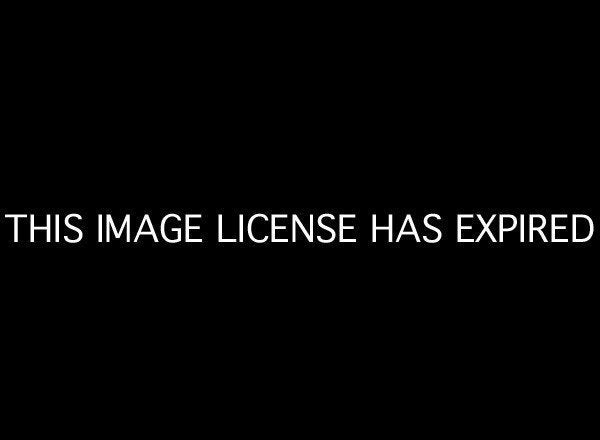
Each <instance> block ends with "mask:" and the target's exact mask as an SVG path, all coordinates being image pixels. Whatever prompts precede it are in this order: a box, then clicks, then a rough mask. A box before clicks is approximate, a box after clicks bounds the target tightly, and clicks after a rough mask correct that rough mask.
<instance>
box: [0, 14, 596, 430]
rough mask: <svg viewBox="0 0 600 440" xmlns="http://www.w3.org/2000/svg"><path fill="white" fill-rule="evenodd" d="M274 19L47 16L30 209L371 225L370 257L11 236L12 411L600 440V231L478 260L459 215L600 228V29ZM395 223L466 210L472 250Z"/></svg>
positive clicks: (9, 202)
mask: <svg viewBox="0 0 600 440" xmlns="http://www.w3.org/2000/svg"><path fill="white" fill-rule="evenodd" d="M52 12H57V11H52ZM153 12H157V11H153ZM163 12H164V11H163ZM247 12H248V14H247V13H246V12H240V11H239V10H237V9H236V11H233V10H232V11H228V12H227V13H225V14H224V15H223V14H221V15H216V14H215V13H214V12H212V11H211V12H207V11H204V12H195V13H193V14H190V15H188V14H186V13H184V12H183V11H180V12H177V13H175V15H173V16H171V15H170V14H169V15H167V14H166V13H165V15H164V16H163V14H162V12H161V14H159V15H160V18H156V16H155V15H152V17H150V16H147V15H146V13H145V12H144V13H141V12H140V11H137V12H136V13H133V14H127V15H126V14H125V13H124V12H122V13H119V14H114V16H112V15H111V16H110V17H107V18H102V19H100V18H99V17H100V15H97V14H100V12H97V13H96V12H95V13H94V14H92V15H85V19H83V18H82V16H78V18H77V19H75V18H74V19H66V22H65V23H63V22H62V21H57V20H50V19H48V16H46V17H45V16H44V14H43V13H41V14H40V16H36V17H35V19H34V18H33V15H36V14H34V13H33V12H32V11H30V12H28V14H26V15H25V16H23V17H24V19H25V20H24V21H19V23H18V24H16V25H15V26H14V29H10V30H8V31H7V39H6V44H5V52H4V55H3V66H4V67H3V70H4V72H3V73H4V74H5V79H4V80H3V85H4V87H3V96H4V99H3V110H4V111H3V124H2V125H3V133H4V136H3V137H4V142H3V156H4V158H3V160H2V173H1V176H2V177H1V179H2V201H1V202H2V205H1V206H2V213H3V214H4V213H5V212H31V213H42V212H43V213H67V212H79V213H83V214H86V215H87V216H89V215H92V214H94V213H96V212H105V211H107V210H110V211H113V212H124V211H131V212H151V213H153V214H155V215H158V214H160V213H163V212H169V211H175V212H179V213H186V212H190V213H202V214H204V215H205V216H206V217H208V218H210V217H211V216H214V215H215V214H216V213H217V212H222V211H229V212H237V211H239V210H243V211H246V212H252V211H256V212H288V213H292V212H294V213H319V212H325V211H328V212H334V213H335V212H356V213H359V215H361V243H360V244H359V245H348V246H342V245H338V246H331V247H326V248H323V247H321V248H317V247H291V246H285V245H283V246H275V245H273V246H268V247H262V248H252V247H244V248H234V249H232V248H227V249H225V248H218V247H216V246H214V245H210V244H207V245H206V246H199V247H175V248H164V247H158V248H154V247H152V246H138V247H129V248H128V247H126V246H124V247H117V248H115V247H111V248H102V247H98V246H95V245H94V244H93V243H88V244H83V245H81V246H76V247H63V246H54V247H53V246H39V247H35V248H31V247H27V246H23V247H20V246H10V245H9V243H8V242H7V240H4V242H3V245H2V254H3V257H5V258H3V263H2V264H3V270H2V273H3V278H4V282H3V284H4V285H5V286H6V287H5V288H3V289H2V291H3V295H2V301H3V303H4V304H3V307H2V311H3V314H4V315H5V319H3V324H4V327H5V331H4V338H3V339H4V341H5V347H6V348H5V355H6V356H5V358H6V362H5V365H7V366H8V367H9V370H10V373H9V374H8V375H7V376H6V382H7V384H8V385H9V386H10V388H11V389H13V388H14V389H15V393H14V394H11V396H14V397H11V404H10V408H11V412H12V413H13V414H15V415H20V416H23V414H31V410H32V409H34V408H35V409H38V410H40V411H39V412H40V413H41V414H45V415H46V417H47V418H45V419H44V420H47V421H46V422H44V423H49V424H52V425H57V426H63V423H67V424H71V423H73V420H74V419H77V420H78V421H83V422H88V423H86V425H87V426H88V427H89V426H99V427H107V426H109V425H112V422H113V421H123V420H128V421H131V420H133V421H134V425H136V426H138V427H148V426H150V427H152V428H153V429H158V426H157V425H160V426H163V427H165V428H166V429H167V430H168V431H171V430H174V429H176V428H180V427H181V426H183V425H184V424H183V422H184V421H191V422H192V423H193V424H201V426H198V427H200V428H202V427H203V426H204V425H203V423H205V420H207V419H208V420H210V421H212V422H213V423H214V422H216V423H217V424H218V425H219V426H221V427H222V429H225V430H230V429H239V428H242V429H251V428H255V427H256V428H261V429H266V428H269V429H273V428H274V427H275V426H276V425H278V424H279V423H281V422H283V423H282V424H283V426H284V427H285V428H286V429H287V430H286V431H282V432H288V431H290V430H291V431H295V430H298V429H306V430H308V432H314V431H313V430H312V429H313V428H312V427H313V426H315V422H317V423H318V422H323V421H328V422H330V423H329V426H330V428H329V429H331V430H332V431H331V432H337V430H340V429H344V428H350V429H357V430H358V429H359V428H363V429H365V430H366V431H365V432H372V431H373V430H375V429H383V428H384V427H386V426H387V425H388V424H389V423H391V424H392V426H395V427H396V428H399V427H400V428H401V427H403V426H407V427H408V425H404V424H403V423H405V422H401V421H402V420H407V419H408V420H410V421H412V422H413V423H416V424H418V425H420V426H421V427H422V428H423V429H426V430H431V429H440V428H441V429H455V428H460V429H465V428H467V427H469V428H471V429H473V428H474V427H475V425H477V424H478V423H481V422H483V425H484V426H485V427H486V428H487V429H488V430H490V429H491V430H497V429H507V430H509V432H512V431H510V430H511V429H512V428H511V427H512V426H514V423H515V422H522V421H525V420H528V421H532V420H533V421H534V423H532V424H531V426H532V428H533V429H540V427H548V426H551V427H553V428H556V429H557V428H558V426H557V425H559V424H560V425H561V426H563V427H566V428H568V429H573V424H572V423H573V419H572V418H571V416H572V415H573V414H576V415H577V417H578V418H579V420H580V421H581V420H583V419H584V418H585V417H586V414H588V411H589V409H586V408H587V405H586V403H585V402H586V396H589V395H590V394H591V393H592V390H593V389H595V388H594V385H593V381H592V375H591V372H592V371H593V369H594V366H595V365H596V364H595V363H594V362H592V359H593V356H592V355H593V348H594V347H593V341H594V339H595V338H596V336H597V327H598V326H597V322H596V320H595V314H596V310H597V304H596V301H595V299H594V297H593V295H594V293H595V290H597V289H596V287H595V284H594V283H593V281H595V279H594V269H595V266H596V262H597V253H596V247H597V238H595V239H594V242H593V243H590V244H587V245H560V244H559V245H552V246H544V245H541V246H522V245H521V246H518V245H515V244H508V245H506V246H486V245H482V246H460V245H458V244H456V243H455V242H454V241H455V240H454V238H455V236H454V225H453V218H454V216H455V215H456V214H457V213H460V212H477V213H487V214H490V213H512V214H518V213H530V212H531V213H545V214H549V213H585V214H588V215H592V216H593V217H594V218H595V220H596V221H597V212H598V211H597V208H596V207H595V205H596V203H595V200H596V199H595V195H594V193H593V188H594V187H595V186H596V184H595V180H596V179H595V178H594V177H595V174H594V161H593V159H592V154H593V152H592V147H593V146H594V145H596V144H597V135H596V133H595V130H594V128H595V121H596V118H597V108H596V107H595V102H596V101H597V85H596V84H595V82H594V81H593V78H595V77H597V69H596V68H595V66H594V65H593V54H594V52H593V49H594V47H593V46H592V44H591V43H592V40H591V39H589V38H590V36H589V35H588V33H591V32H592V29H591V28H589V27H588V26H587V25H586V24H585V23H584V22H583V21H582V19H581V18H580V17H575V18H569V17H567V16H566V15H565V16H563V17H561V19H560V20H559V21H556V19H553V20H550V19H549V18H543V17H542V16H541V15H540V14H539V13H536V14H532V15H527V17H526V18H524V17H525V13H524V11H521V13H520V14H516V15H514V16H513V15H510V14H509V16H506V15H504V14H500V11H496V12H494V13H487V12H483V11H481V13H480V15H477V13H476V12H475V11H469V14H466V11H445V12H441V11H427V12H425V13H420V14H416V13H414V12H412V11H404V12H397V11H395V12H393V13H392V12H385V11H380V12H376V13H374V14H371V13H369V14H367V13H366V11H353V12H354V14H351V15H347V14H346V13H344V14H338V13H332V14H328V15H327V17H326V18H325V14H324V11H321V13H319V14H308V16H307V15H306V14H303V13H301V11H295V12H293V13H284V12H283V11H281V12H280V13H276V12H275V11H272V10H270V11H269V13H268V14H267V13H266V12H265V11H262V12H261V11H255V10H253V11H247ZM305 12H306V11H305ZM338 12H339V11H338ZM446 12H448V13H449V12H453V13H454V15H446ZM538 12H539V11H538ZM69 13H70V14H73V13H74V12H73V11H70V12H69ZM250 13H253V14H251V15H249V14H250ZM75 14H76V13H75ZM278 14H280V15H278ZM470 14H474V15H470ZM184 16H185V18H184ZM69 17H70V15H69ZM102 17H104V15H102ZM257 17H259V18H260V19H259V18H257ZM517 17H518V18H517ZM63 18H65V16H64V15H63ZM375 212H376V213H380V214H387V213H395V214H405V213H413V214H423V213H428V212H438V213H440V214H441V215H443V217H444V219H445V220H446V221H447V225H448V227H447V228H445V229H444V233H445V238H444V241H443V243H441V244H440V245H438V246H420V247H417V246H413V245H411V244H410V243H407V244H406V245H401V246H394V247H377V248H376V247H374V246H371V245H369V244H368V238H369V234H368V229H367V228H366V225H368V223H364V221H365V220H368V218H369V215H370V214H371V213H375ZM363 229H366V232H365V231H363ZM3 233H5V231H3ZM4 237H6V235H4ZM54 411H56V412H58V413H61V414H63V416H62V417H54V416H52V414H53V412H54ZM36 413H38V412H36ZM40 417H41V416H40ZM173 417H174V418H173ZM40 420H41V419H40ZM92 423H93V424H92ZM578 425H579V423H578ZM48 426H50V425H48ZM133 429H139V428H135V427H134V428H133Z"/></svg>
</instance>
